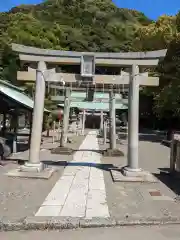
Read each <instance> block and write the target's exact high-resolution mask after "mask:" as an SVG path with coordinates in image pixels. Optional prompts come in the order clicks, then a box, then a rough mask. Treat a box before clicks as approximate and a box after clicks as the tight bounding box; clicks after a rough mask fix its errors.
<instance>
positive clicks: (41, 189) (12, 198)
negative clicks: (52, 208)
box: [0, 136, 84, 219]
mask: <svg viewBox="0 0 180 240" xmlns="http://www.w3.org/2000/svg"><path fill="white" fill-rule="evenodd" d="M71 139H72V140H73V142H72V143H70V144H68V146H69V147H72V148H73V149H75V150H76V149H78V148H79V146H80V144H81V143H82V141H83V139H84V136H76V137H75V136H73V137H71ZM48 146H49V147H48ZM54 146H55V145H54ZM51 148H52V144H51V143H49V142H48V141H45V142H44V144H43V146H42V149H43V150H41V153H40V159H41V160H44V161H46V163H48V164H51V163H52V162H57V161H60V162H64V161H65V162H66V161H71V160H72V157H73V155H70V156H63V155H55V154H51V152H50V149H51ZM12 159H14V160H15V159H16V160H17V159H22V160H27V159H28V151H26V152H24V153H23V152H22V153H18V154H15V155H14V156H13V157H12ZM54 165H55V166H56V168H57V172H55V173H54V174H53V176H52V177H51V178H50V179H49V180H41V179H26V178H12V177H8V176H6V175H5V173H6V172H8V171H9V170H11V169H15V168H17V167H18V166H19V165H18V164H17V163H16V162H12V161H8V162H7V163H6V165H5V166H3V167H2V166H1V167H0V182H1V187H0V213H1V214H0V218H4V219H6V218H7V219H22V218H24V217H26V216H32V215H34V214H35V213H36V212H37V210H38V209H39V206H40V205H41V204H42V202H43V201H44V199H45V198H46V196H47V195H48V194H49V192H50V191H51V189H52V187H53V186H54V184H55V183H56V181H57V180H58V179H59V177H60V176H61V174H62V173H63V170H64V167H65V163H63V164H56V163H55V164H54Z"/></svg>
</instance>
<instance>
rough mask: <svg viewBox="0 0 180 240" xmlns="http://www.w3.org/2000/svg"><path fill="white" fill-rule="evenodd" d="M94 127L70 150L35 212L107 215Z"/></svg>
mask: <svg viewBox="0 0 180 240" xmlns="http://www.w3.org/2000/svg"><path fill="white" fill-rule="evenodd" d="M98 150H99V145H98V140H97V133H96V131H91V132H89V134H88V135H87V137H86V138H85V140H84V141H83V143H82V144H81V146H80V148H79V150H78V151H77V152H76V153H75V154H74V156H73V161H71V162H70V163H69V164H68V166H67V167H66V169H65V170H64V173H63V175H62V177H61V178H60V179H59V180H58V181H57V183H56V184H55V186H54V187H53V189H52V191H51V192H50V193H49V195H48V196H47V197H46V199H45V201H44V202H43V204H42V206H41V207H40V208H39V210H38V212H37V213H36V216H49V217H55V216H64V217H82V218H86V219H91V218H93V217H101V218H108V217H109V210H108V205H107V201H106V190H105V183H104V175H103V171H102V170H101V169H99V168H98V166H99V165H98V164H99V163H101V154H100V153H99V152H98Z"/></svg>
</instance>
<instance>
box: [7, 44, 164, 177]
mask: <svg viewBox="0 0 180 240" xmlns="http://www.w3.org/2000/svg"><path fill="white" fill-rule="evenodd" d="M12 49H13V51H14V52H16V53H18V54H19V59H20V61H21V62H24V63H33V64H34V63H37V65H38V69H37V71H19V72H18V73H17V79H18V80H21V81H36V93H35V105H34V112H33V125H32V135H31V145H30V157H29V162H28V163H26V164H25V165H24V166H23V167H22V168H21V170H20V171H19V173H18V174H17V173H16V176H17V175H23V176H25V175H26V174H25V172H31V173H34V172H35V173H36V172H43V165H42V163H41V162H40V159H39V153H40V144H41V133H42V121H43V109H44V95H45V81H50V82H62V81H63V82H65V83H69V82H71V83H75V82H78V81H87V80H88V81H92V82H93V83H95V84H116V85H118V84H123V85H126V84H129V99H128V102H129V113H128V163H127V167H125V168H124V169H123V172H124V175H126V176H139V174H141V172H142V170H141V169H140V168H139V161H138V158H139V153H138V141H139V135H138V133H139V86H140V85H144V86H158V84H159V79H158V78H157V77H148V76H147V74H143V69H146V68H149V67H154V66H156V65H157V64H158V62H159V59H160V58H164V57H165V55H166V50H159V51H151V52H127V53H83V52H69V51H56V50H45V49H39V48H34V47H27V46H22V45H18V44H13V45H12ZM48 63H51V64H52V63H53V64H59V65H80V66H81V73H80V74H73V73H72V74H68V73H53V72H52V71H49V70H47V64H48ZM96 66H104V67H106V66H118V67H119V68H129V69H130V74H124V75H121V76H120V75H97V74H95V68H96ZM110 99H111V100H110V103H111V104H110V105H111V115H113V116H114V115H115V94H114V93H113V91H111V92H110ZM111 132H112V138H115V137H114V134H115V122H114V123H113V124H112V125H111ZM22 172H23V174H22ZM50 172H51V173H52V171H51V170H50ZM51 173H50V174H49V176H50V175H51ZM42 174H43V173H42ZM27 175H28V174H27Z"/></svg>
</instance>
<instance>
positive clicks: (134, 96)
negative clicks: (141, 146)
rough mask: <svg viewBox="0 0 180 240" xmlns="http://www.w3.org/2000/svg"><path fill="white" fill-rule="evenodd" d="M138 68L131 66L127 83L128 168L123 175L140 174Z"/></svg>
mask: <svg viewBox="0 0 180 240" xmlns="http://www.w3.org/2000/svg"><path fill="white" fill-rule="evenodd" d="M138 78H139V67H138V66H137V65H135V64H133V66H132V74H131V76H130V82H129V99H128V101H129V111H128V166H127V167H126V168H125V174H126V175H128V172H129V173H130V174H131V175H133V173H135V174H136V173H137V172H140V171H141V169H139V161H138V160H139V159H138V158H139V152H138V142H139V79H138Z"/></svg>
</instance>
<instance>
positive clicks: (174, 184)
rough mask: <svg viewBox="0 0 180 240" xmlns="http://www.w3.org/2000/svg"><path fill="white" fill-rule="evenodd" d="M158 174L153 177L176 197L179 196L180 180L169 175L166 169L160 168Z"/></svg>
mask: <svg viewBox="0 0 180 240" xmlns="http://www.w3.org/2000/svg"><path fill="white" fill-rule="evenodd" d="M159 170H160V174H154V176H155V177H156V178H157V179H158V180H160V181H161V182H162V183H164V184H165V185H166V186H167V187H168V188H169V189H171V190H172V191H173V192H174V193H175V194H176V195H180V178H177V177H174V176H173V175H172V174H170V172H169V169H168V168H160V169H159Z"/></svg>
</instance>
